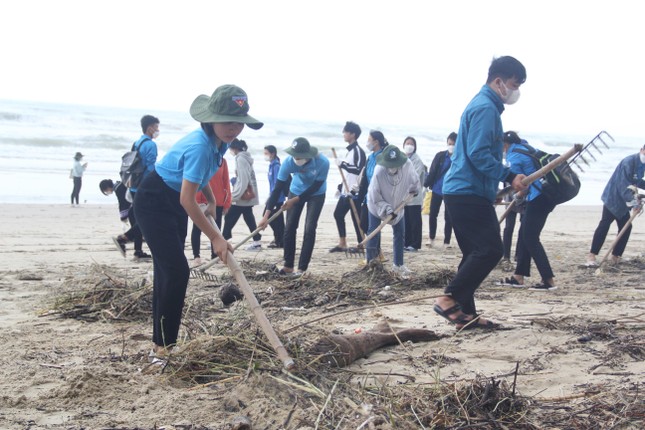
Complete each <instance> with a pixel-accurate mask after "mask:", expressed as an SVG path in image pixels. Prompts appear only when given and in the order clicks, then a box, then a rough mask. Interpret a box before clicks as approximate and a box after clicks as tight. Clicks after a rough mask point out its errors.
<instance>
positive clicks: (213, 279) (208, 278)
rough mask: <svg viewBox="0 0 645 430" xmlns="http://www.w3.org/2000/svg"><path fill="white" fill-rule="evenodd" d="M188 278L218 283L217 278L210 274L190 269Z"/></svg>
mask: <svg viewBox="0 0 645 430" xmlns="http://www.w3.org/2000/svg"><path fill="white" fill-rule="evenodd" d="M190 277H191V278H194V279H195V278H196V279H203V280H204V281H211V282H219V279H218V278H217V276H215V275H212V274H210V273H206V272H202V271H201V270H198V269H190Z"/></svg>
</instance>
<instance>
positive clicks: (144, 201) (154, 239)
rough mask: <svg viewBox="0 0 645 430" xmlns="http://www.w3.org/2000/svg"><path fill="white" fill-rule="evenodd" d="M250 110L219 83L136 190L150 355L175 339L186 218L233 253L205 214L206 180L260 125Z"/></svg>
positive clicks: (209, 210)
mask: <svg viewBox="0 0 645 430" xmlns="http://www.w3.org/2000/svg"><path fill="white" fill-rule="evenodd" d="M248 111H249V103H248V98H247V95H246V93H245V92H244V90H242V89H241V88H239V87H237V86H235V85H222V86H220V87H218V88H217V89H216V90H215V92H214V93H213V95H212V96H210V97H209V96H206V95H200V96H198V97H197V98H196V99H195V100H194V101H193V103H192V105H191V106H190V115H191V116H192V117H193V119H195V120H196V121H199V122H200V123H201V127H200V128H199V129H197V130H195V131H193V132H191V133H189V134H188V135H186V136H185V137H183V138H182V139H180V140H179V141H178V142H177V143H175V144H174V145H173V146H172V147H171V148H170V149H169V150H168V152H167V153H166V155H165V156H164V157H163V158H162V159H161V160H160V161H158V162H157V163H156V164H155V170H154V171H152V172H151V173H150V174H148V175H147V176H146V177H145V178H144V179H143V182H142V183H141V184H139V187H138V189H137V193H136V196H135V199H134V203H133V207H134V211H135V213H136V217H137V222H138V224H139V227H140V228H141V232H142V233H143V236H144V237H145V238H146V243H147V244H148V247H149V248H150V251H151V252H152V262H153V267H154V278H153V279H154V282H153V293H152V320H153V332H152V341H153V344H154V346H153V355H156V356H159V355H162V356H163V355H165V354H167V352H168V349H169V348H172V347H173V346H174V345H175V343H176V342H177V337H178V334H179V327H180V324H181V313H182V309H183V307H184V299H185V296H186V289H187V287H188V277H189V275H190V269H189V266H188V260H187V259H186V254H185V252H184V245H185V241H186V233H187V229H188V217H190V218H191V219H192V221H193V223H194V224H196V225H197V227H199V229H200V230H201V231H202V232H203V233H204V234H205V235H206V236H207V237H208V239H209V240H210V241H211V242H212V247H213V250H214V251H215V253H216V254H217V255H218V256H219V258H220V259H221V260H222V262H224V263H226V260H227V255H228V252H229V251H231V252H232V251H233V247H232V246H231V245H230V244H229V243H228V242H227V241H226V240H225V239H224V237H223V236H222V235H221V233H220V232H219V230H217V229H216V228H215V227H214V226H213V225H212V224H211V223H210V222H209V220H208V219H207V218H206V216H207V215H210V216H213V217H214V216H215V215H216V202H215V197H214V195H213V191H212V190H211V188H210V185H209V180H210V178H211V177H213V175H214V174H215V172H217V170H218V169H219V166H220V165H221V163H222V160H223V157H224V154H225V153H226V151H227V150H228V145H229V144H230V143H231V142H232V141H233V140H234V139H235V138H237V136H238V135H239V134H240V133H241V132H242V130H243V129H244V125H248V126H249V127H250V128H252V129H254V130H257V129H259V128H261V127H262V126H263V123H261V122H260V121H258V120H256V119H255V118H253V117H252V116H250V115H249V114H248ZM199 190H201V191H202V192H203V193H204V196H205V197H206V199H207V200H208V205H207V207H206V209H205V211H204V212H202V209H201V208H200V207H199V204H198V203H197V200H196V195H197V192H198V191H199Z"/></svg>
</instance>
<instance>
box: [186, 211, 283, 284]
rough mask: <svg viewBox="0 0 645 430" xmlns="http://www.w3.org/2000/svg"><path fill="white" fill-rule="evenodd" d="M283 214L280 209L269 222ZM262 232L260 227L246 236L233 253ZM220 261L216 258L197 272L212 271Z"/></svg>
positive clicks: (200, 267) (234, 248)
mask: <svg viewBox="0 0 645 430" xmlns="http://www.w3.org/2000/svg"><path fill="white" fill-rule="evenodd" d="M282 212H284V209H283V208H280V209H278V211H277V212H276V213H274V214H273V215H271V218H269V221H268V222H271V221H273V220H274V219H276V218H277V217H278V216H280V214H282ZM260 231H262V229H261V228H259V227H258V228H256V229H255V230H253V232H252V233H251V234H249V235H248V236H246V237H245V238H244V239H242V241H241V242H240V243H238V244H236V245H235V246H234V247H233V251H235V250H237V248H239V247H240V246H242V245H244V244H245V243H246V242H248V241H249V239H251V238H252V237H253V236H255V235H256V234H258V233H259V232H260ZM218 260H219V257H215V258H213V259H212V260H211V261H209V262H208V263H204V264H202V265H201V266H199V267H197V268H196V269H195V270H199V271H200V272H205V271H206V269H210V268H211V267H213V266H214V265H215V263H217V261H218Z"/></svg>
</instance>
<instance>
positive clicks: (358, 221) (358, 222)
mask: <svg viewBox="0 0 645 430" xmlns="http://www.w3.org/2000/svg"><path fill="white" fill-rule="evenodd" d="M331 153H332V154H334V159H335V160H337V159H338V157H337V156H336V150H335V149H334V148H332V149H331ZM338 171H339V172H340V177H341V178H342V179H343V185H344V186H345V190H346V191H347V193H349V194H350V195H349V196H348V197H347V198H348V199H349V205H350V206H351V208H352V215H353V216H354V221H356V225H357V226H358V231H359V233H360V234H361V238H362V239H363V240H365V232H364V231H363V229H362V228H361V216H360V215H359V213H358V209H356V205H355V204H354V199H353V198H352V196H351V190H350V189H349V185H347V180H346V179H345V174H344V173H343V169H342V168H341V167H340V166H338Z"/></svg>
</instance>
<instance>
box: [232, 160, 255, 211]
mask: <svg viewBox="0 0 645 430" xmlns="http://www.w3.org/2000/svg"><path fill="white" fill-rule="evenodd" d="M235 176H236V177H237V180H236V181H235V185H233V188H232V189H231V196H232V198H233V204H234V205H237V206H255V205H257V204H259V203H260V199H259V197H258V183H257V181H256V180H255V172H254V171H253V158H251V154H249V153H248V152H247V151H241V152H239V153H238V154H237V155H236V156H235ZM249 184H251V186H252V187H253V192H254V193H255V197H253V198H252V199H250V200H242V194H244V191H246V188H247V187H248V186H249Z"/></svg>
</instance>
